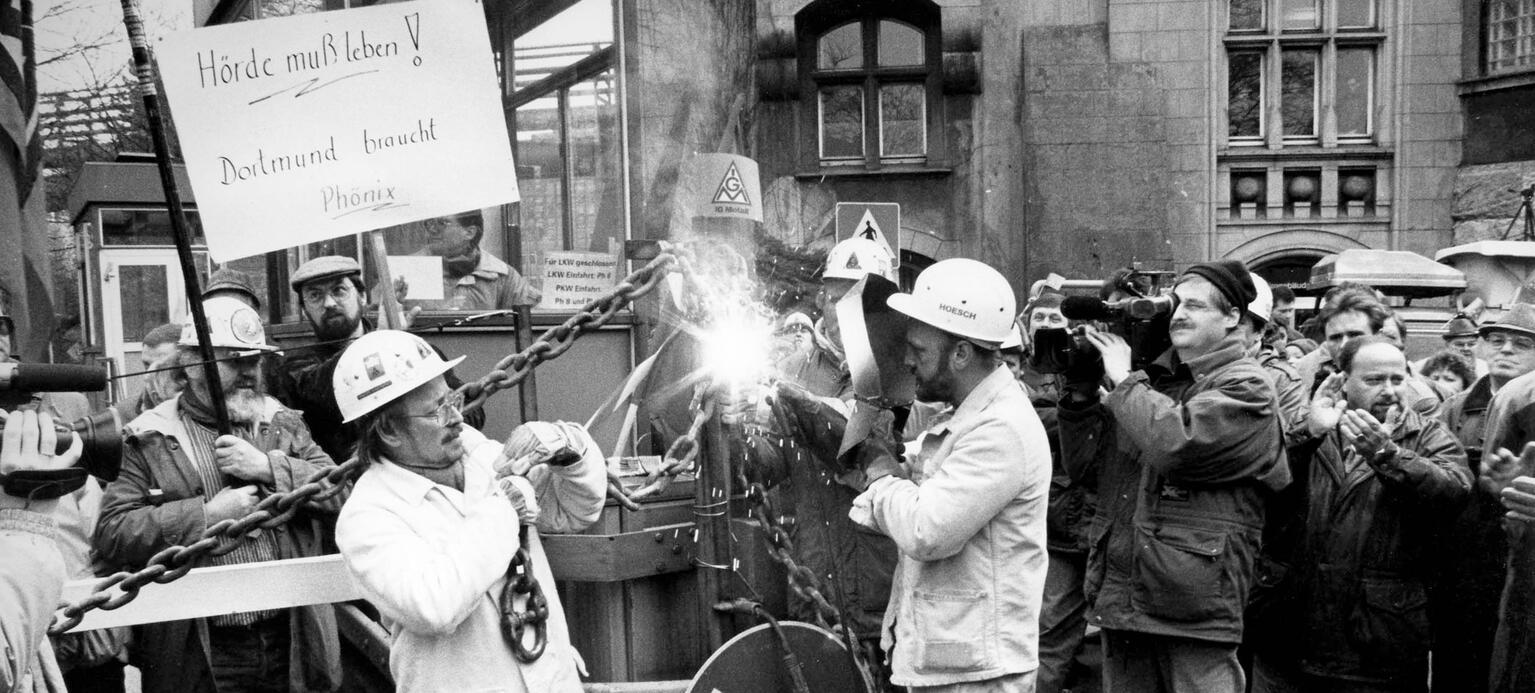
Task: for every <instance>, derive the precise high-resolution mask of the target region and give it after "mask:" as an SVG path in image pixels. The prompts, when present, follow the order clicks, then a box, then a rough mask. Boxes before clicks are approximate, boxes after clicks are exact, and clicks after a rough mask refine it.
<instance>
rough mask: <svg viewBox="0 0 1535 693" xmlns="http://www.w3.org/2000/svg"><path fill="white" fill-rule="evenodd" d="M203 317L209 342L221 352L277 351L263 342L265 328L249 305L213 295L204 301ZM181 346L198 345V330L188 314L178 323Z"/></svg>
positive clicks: (178, 341)
mask: <svg viewBox="0 0 1535 693" xmlns="http://www.w3.org/2000/svg"><path fill="white" fill-rule="evenodd" d="M203 314H204V315H206V316H207V317H208V341H210V342H212V343H213V346H215V347H219V348H224V349H242V350H252V349H254V350H256V351H277V347H274V346H271V345H269V344H267V342H266V328H265V327H263V326H262V325H261V316H260V315H257V314H256V310H255V309H254V308H251V307H250V305H249V304H247V303H246V302H244V301H241V300H240V299H238V298H235V297H233V296H214V297H212V298H208V299H204V300H203ZM176 343H177V344H179V345H181V346H190V347H195V346H197V345H198V344H197V328H196V327H194V326H193V323H192V316H191V314H188V315H187V321H186V322H184V323H182V324H181V339H179V340H177V341H176Z"/></svg>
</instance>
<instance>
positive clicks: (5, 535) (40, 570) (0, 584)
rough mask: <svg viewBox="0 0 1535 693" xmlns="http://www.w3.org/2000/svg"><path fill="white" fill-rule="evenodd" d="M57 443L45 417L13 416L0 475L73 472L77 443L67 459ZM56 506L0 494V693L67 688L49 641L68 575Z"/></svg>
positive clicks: (0, 443)
mask: <svg viewBox="0 0 1535 693" xmlns="http://www.w3.org/2000/svg"><path fill="white" fill-rule="evenodd" d="M57 442H58V433H57V432H56V431H55V430H54V427H53V417H52V416H49V414H48V413H47V412H45V411H44V412H39V411H32V410H28V411H17V412H14V413H12V414H11V415H10V416H8V417H6V421H5V433H4V435H3V436H0V476H6V477H9V476H10V475H11V474H13V473H15V472H17V471H20V470H42V471H53V470H61V469H68V468H70V467H72V466H74V464H75V462H76V461H78V460H79V459H80V449H81V446H80V441H79V439H78V438H76V439H75V441H74V443H73V445H71V446H70V448H69V450H68V451H66V452H64V453H57V452H56V450H57ZM57 505H58V501H57V499H38V498H26V497H20V496H13V495H10V494H8V493H0V556H5V560H3V561H0V648H3V657H0V693H10V692H11V691H30V690H33V689H34V688H43V687H48V688H53V689H56V690H62V689H63V687H64V682H63V680H62V678H61V677H60V674H59V670H58V665H57V664H56V663H55V662H54V659H53V648H52V647H51V646H50V645H49V643H48V638H47V628H48V623H49V622H50V621H51V620H52V618H53V608H54V606H55V605H57V604H58V603H59V595H60V594H61V593H62V592H63V587H64V577H65V575H64V557H63V555H62V553H61V552H60V550H59V545H58V538H57V534H58V525H57V523H56V522H55V520H54V517H53V515H54V510H55V508H56V507H57Z"/></svg>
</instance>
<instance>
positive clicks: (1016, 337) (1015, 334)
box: [999, 322, 1023, 351]
mask: <svg viewBox="0 0 1535 693" xmlns="http://www.w3.org/2000/svg"><path fill="white" fill-rule="evenodd" d="M999 348H1000V349H1002V350H1003V351H1007V350H1009V349H1022V348H1023V330H1022V329H1019V327H1018V323H1016V322H1014V323H1013V330H1012V331H1011V332H1008V333H1007V339H1004V340H1002V346H1001V347H999Z"/></svg>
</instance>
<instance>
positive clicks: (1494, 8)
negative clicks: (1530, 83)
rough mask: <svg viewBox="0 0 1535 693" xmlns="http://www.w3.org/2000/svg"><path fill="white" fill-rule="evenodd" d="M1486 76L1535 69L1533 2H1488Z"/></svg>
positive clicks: (1493, 0) (1534, 5) (1534, 6)
mask: <svg viewBox="0 0 1535 693" xmlns="http://www.w3.org/2000/svg"><path fill="white" fill-rule="evenodd" d="M1486 16H1487V33H1486V36H1487V73H1488V74H1498V73H1503V72H1520V71H1523V70H1528V69H1531V68H1535V0H1490V1H1489V2H1488V3H1487V15H1486Z"/></svg>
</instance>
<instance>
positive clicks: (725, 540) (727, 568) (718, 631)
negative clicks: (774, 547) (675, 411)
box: [693, 394, 735, 652]
mask: <svg viewBox="0 0 1535 693" xmlns="http://www.w3.org/2000/svg"><path fill="white" fill-rule="evenodd" d="M704 396H705V397H710V396H712V395H709V394H705V395H704ZM716 405H717V406H718V403H716ZM703 438H704V440H702V441H700V442H702V443H703V444H704V445H703V449H702V450H701V451H700V453H699V455H698V474H697V476H696V477H695V478H694V481H693V505H694V510H693V514H694V516H695V517H696V518H697V528H698V554H697V555H698V563H699V565H698V571H697V573H696V575H697V584H698V607H699V608H698V614H699V629H700V631H701V635H702V640H703V645H704V647H705V648H706V650H707V651H708V652H713V651H715V650H718V649H719V648H720V646H722V645H724V644H725V639H726V637H727V635H726V631H727V630H733V628H731V627H730V626H729V622H730V621H732V620H733V619H732V617H731V615H730V614H727V613H721V612H719V611H717V610H715V608H714V605H715V604H716V603H718V602H721V601H724V600H726V599H729V594H728V593H727V591H726V585H727V584H728V583H727V581H726V579H725V578H726V577H727V576H729V575H730V574H731V573H732V572H733V571H734V570H735V552H734V551H733V550H732V549H733V547H732V546H731V544H730V486H731V478H730V477H731V470H730V436H729V435H728V432H727V431H726V430H725V424H724V423H723V422H722V421H720V416H719V409H718V408H717V407H716V409H715V415H714V416H712V417H710V418H709V421H708V422H706V423H705V424H704V427H703ZM733 634H734V633H731V635H733Z"/></svg>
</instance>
